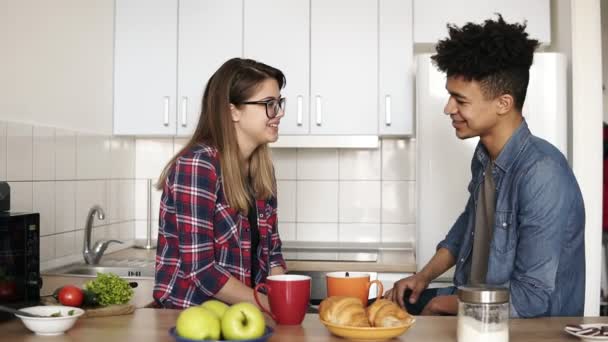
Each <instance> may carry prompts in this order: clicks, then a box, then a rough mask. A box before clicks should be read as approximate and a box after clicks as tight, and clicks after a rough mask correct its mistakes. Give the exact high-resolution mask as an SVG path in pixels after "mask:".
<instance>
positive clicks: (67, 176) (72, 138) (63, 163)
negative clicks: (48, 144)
mask: <svg viewBox="0 0 608 342" xmlns="http://www.w3.org/2000/svg"><path fill="white" fill-rule="evenodd" d="M55 178H56V179H57V180H74V179H76V133H75V132H72V131H67V130H63V129H56V130H55Z"/></svg>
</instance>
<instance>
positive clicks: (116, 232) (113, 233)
mask: <svg viewBox="0 0 608 342" xmlns="http://www.w3.org/2000/svg"><path fill="white" fill-rule="evenodd" d="M107 232H108V236H106V239H112V240H120V223H114V224H111V225H109V226H107Z"/></svg>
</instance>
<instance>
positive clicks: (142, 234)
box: [135, 220, 155, 239]
mask: <svg viewBox="0 0 608 342" xmlns="http://www.w3.org/2000/svg"><path fill="white" fill-rule="evenodd" d="M147 229H148V225H147V223H146V221H143V220H137V221H135V238H136V239H145V238H146V232H147ZM152 236H155V235H152Z"/></svg>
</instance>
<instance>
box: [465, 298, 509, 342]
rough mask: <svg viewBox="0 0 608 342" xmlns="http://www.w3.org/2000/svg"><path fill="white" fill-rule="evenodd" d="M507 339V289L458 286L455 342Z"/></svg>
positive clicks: (498, 341)
mask: <svg viewBox="0 0 608 342" xmlns="http://www.w3.org/2000/svg"><path fill="white" fill-rule="evenodd" d="M478 341H479V342H481V341H483V342H508V341H509V290H508V289H506V288H502V287H490V286H474V287H473V286H471V287H469V286H466V287H459V288H458V342H478Z"/></svg>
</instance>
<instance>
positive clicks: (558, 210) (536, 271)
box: [385, 15, 585, 317]
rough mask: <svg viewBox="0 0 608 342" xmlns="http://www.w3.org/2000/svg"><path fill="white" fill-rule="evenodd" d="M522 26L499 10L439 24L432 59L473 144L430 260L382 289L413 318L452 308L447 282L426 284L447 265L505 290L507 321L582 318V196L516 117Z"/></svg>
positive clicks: (524, 38)
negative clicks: (463, 184) (463, 194)
mask: <svg viewBox="0 0 608 342" xmlns="http://www.w3.org/2000/svg"><path fill="white" fill-rule="evenodd" d="M525 28H526V26H525V24H524V25H520V24H508V23H506V22H505V21H504V20H503V18H502V16H500V15H499V16H498V19H497V20H486V21H485V22H484V23H483V24H481V25H477V24H472V23H468V24H466V25H464V26H463V27H461V28H459V27H456V26H451V25H448V29H449V38H446V39H445V40H441V41H439V43H438V45H437V54H435V55H434V56H433V57H432V58H433V61H434V62H435V64H436V65H437V67H438V68H439V70H441V71H443V72H446V74H447V81H446V89H447V91H448V93H449V95H450V97H449V99H448V102H447V104H446V106H445V110H444V111H445V114H446V115H448V117H449V119H450V120H451V121H452V126H453V127H454V130H455V132H456V136H457V137H458V138H460V139H467V138H471V137H479V139H480V140H479V144H478V145H477V148H476V150H475V153H474V155H473V158H472V161H471V171H472V179H471V182H470V183H469V187H468V190H469V193H470V196H469V200H468V202H467V204H466V207H465V210H464V212H463V213H462V214H461V215H460V217H459V218H458V219H457V220H456V222H455V223H454V225H453V226H452V228H451V229H450V231H449V233H448V234H447V236H446V238H445V239H444V240H443V241H441V242H440V243H439V245H438V246H437V252H436V254H435V255H434V256H433V258H432V259H431V260H430V261H429V263H428V264H427V265H425V267H424V268H423V269H422V270H421V271H420V272H419V273H417V274H415V275H413V276H411V277H408V278H404V279H401V280H399V281H397V282H396V283H395V285H394V287H393V289H391V290H389V291H388V292H387V293H386V294H385V297H387V298H390V299H392V300H393V301H395V302H398V303H399V304H400V305H401V306H402V307H405V308H406V309H407V310H408V311H410V312H411V313H413V314H456V313H457V308H458V305H457V298H456V295H455V294H454V293H455V287H451V288H441V289H426V288H427V286H428V285H429V283H430V282H431V281H432V280H433V279H435V278H436V277H438V276H439V275H441V274H442V273H444V272H445V271H447V270H448V269H449V268H451V267H452V266H454V265H455V266H456V269H455V273H454V285H456V286H461V285H478V284H490V285H499V286H505V287H508V288H509V289H510V295H511V296H510V303H511V316H513V317H536V316H580V315H582V314H583V305H584V297H585V250H584V227H585V209H584V205H583V199H582V195H581V192H580V189H579V187H578V184H577V182H576V179H575V177H574V174H573V173H572V170H571V169H570V167H569V165H568V162H567V160H566V159H565V158H564V156H563V155H562V153H560V151H559V150H558V149H557V148H555V147H554V146H552V145H551V144H549V143H548V142H546V141H544V140H542V139H540V138H538V137H535V136H534V135H532V134H531V132H530V130H529V129H528V125H527V124H526V121H525V119H524V118H523V116H522V113H521V111H522V107H523V104H524V100H525V97H526V89H527V87H528V80H529V69H530V66H531V65H532V60H533V53H534V50H535V48H536V47H537V45H538V42H537V41H536V40H533V39H529V38H528V34H527V33H526V32H525ZM532 114H533V113H532ZM425 289H426V290H425ZM410 293H411V295H410Z"/></svg>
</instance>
